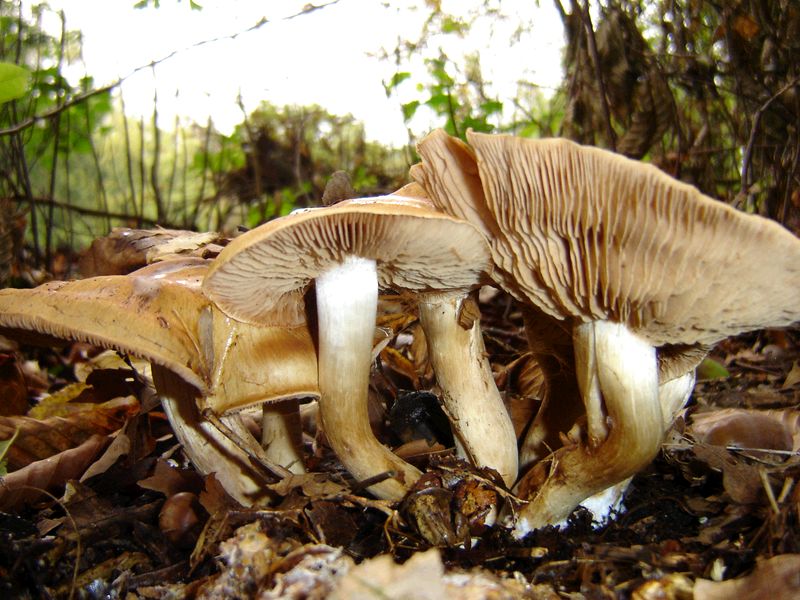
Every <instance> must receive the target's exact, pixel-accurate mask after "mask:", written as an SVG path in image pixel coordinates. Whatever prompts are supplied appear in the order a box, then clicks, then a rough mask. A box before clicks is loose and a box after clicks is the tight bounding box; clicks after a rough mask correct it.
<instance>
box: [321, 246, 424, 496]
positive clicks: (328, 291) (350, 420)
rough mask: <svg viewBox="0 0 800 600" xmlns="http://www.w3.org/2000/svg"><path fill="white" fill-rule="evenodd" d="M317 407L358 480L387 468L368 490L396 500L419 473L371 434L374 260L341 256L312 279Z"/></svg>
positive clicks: (375, 292) (375, 298)
mask: <svg viewBox="0 0 800 600" xmlns="http://www.w3.org/2000/svg"><path fill="white" fill-rule="evenodd" d="M316 296H317V317H318V323H319V389H320V399H319V412H320V419H321V421H322V427H323V429H324V431H325V435H326V437H327V438H328V442H329V443H330V445H331V448H332V449H333V451H334V452H335V453H336V455H337V456H338V457H339V460H341V461H342V464H343V465H344V466H345V468H346V469H347V470H348V471H349V472H350V473H351V474H352V475H353V477H355V478H356V479H357V480H358V481H363V480H365V479H369V478H371V477H375V476H377V475H380V474H381V473H384V472H388V473H390V476H389V478H388V479H386V480H384V481H381V482H379V483H376V484H373V485H371V486H369V487H368V488H367V489H368V490H369V492H370V493H372V494H374V495H375V496H377V497H379V498H383V499H386V500H400V499H401V498H402V497H403V496H405V494H406V491H407V490H408V486H410V485H411V484H412V483H413V482H414V481H416V480H417V479H418V478H419V477H420V475H421V474H420V472H419V471H418V470H417V469H416V468H414V467H413V466H411V465H409V464H408V463H406V462H405V461H403V460H402V459H400V458H398V457H397V456H395V455H394V454H393V453H392V452H390V451H389V450H388V449H387V448H386V447H385V446H383V445H382V444H381V443H380V442H379V441H378V440H377V439H376V438H375V435H374V434H373V433H372V429H371V427H370V423H369V415H368V409H367V400H368V391H369V372H370V366H371V361H370V356H371V352H372V336H373V331H374V329H375V320H376V316H377V306H378V275H377V268H376V264H375V261H374V260H371V259H366V258H361V257H357V256H346V257H345V259H344V260H343V261H342V263H341V264H339V265H336V266H334V267H331V268H329V269H327V270H326V271H325V272H323V273H321V274H320V275H319V276H318V277H317V279H316Z"/></svg>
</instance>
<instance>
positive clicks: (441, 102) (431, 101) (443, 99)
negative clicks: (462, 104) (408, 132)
mask: <svg viewBox="0 0 800 600" xmlns="http://www.w3.org/2000/svg"><path fill="white" fill-rule="evenodd" d="M451 101H452V97H451V96H450V94H434V95H433V96H431V97H430V98H428V100H427V101H426V102H425V104H427V105H428V106H430V107H431V108H432V109H433V110H435V111H436V113H437V114H440V115H441V114H444V113H447V112H448V111H449V110H450V102H451Z"/></svg>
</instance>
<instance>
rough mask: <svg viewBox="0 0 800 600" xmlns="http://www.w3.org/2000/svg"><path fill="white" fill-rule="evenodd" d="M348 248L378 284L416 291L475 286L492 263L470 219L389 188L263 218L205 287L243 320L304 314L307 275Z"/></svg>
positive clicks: (230, 249) (226, 254) (227, 253)
mask: <svg viewBox="0 0 800 600" xmlns="http://www.w3.org/2000/svg"><path fill="white" fill-rule="evenodd" d="M348 255H356V256H360V257H363V258H368V259H373V260H376V261H377V263H378V279H379V286H380V287H381V288H385V289H392V288H395V289H397V288H400V289H405V290H411V291H432V290H448V289H470V288H473V287H475V286H476V285H477V283H478V282H480V281H481V278H482V274H483V273H485V272H487V271H488V270H489V269H490V264H491V261H490V256H489V253H488V250H487V248H486V243H485V241H484V240H483V238H482V236H481V235H480V233H479V232H478V231H477V230H476V229H475V228H474V227H473V226H472V225H470V224H468V223H465V222H463V221H461V220H459V219H455V218H453V217H450V216H448V215H445V214H442V213H440V212H437V211H435V210H433V208H432V207H430V205H429V204H427V203H426V202H424V201H421V200H414V199H412V198H409V197H399V196H393V195H390V196H379V197H376V198H366V199H358V200H345V201H343V202H340V203H339V204H336V205H334V206H330V207H326V208H324V209H306V210H303V211H298V212H296V213H292V214H290V215H288V216H286V217H283V218H281V219H276V220H274V221H270V222H268V223H265V224H264V225H261V226H260V227H257V228H256V229H253V230H251V231H249V232H247V233H245V234H243V235H241V236H239V237H238V238H236V239H235V240H233V241H232V242H231V243H230V244H229V245H228V246H227V247H226V248H225V249H224V250H223V251H222V252H221V253H220V255H219V257H218V258H217V260H216V261H215V262H214V265H213V266H212V267H211V269H210V270H209V273H208V275H207V276H206V279H205V281H204V283H203V288H204V290H205V291H206V292H207V293H208V294H209V295H210V296H211V297H212V298H214V301H215V302H217V304H218V305H219V306H220V307H221V308H222V309H223V310H225V311H227V312H229V313H230V314H231V315H232V316H234V317H235V318H238V319H243V320H247V321H252V322H260V323H265V322H266V323H268V322H271V321H273V320H274V319H275V318H276V315H281V317H284V318H286V319H287V320H291V319H295V320H300V319H302V318H304V316H303V315H302V314H301V310H302V301H301V299H302V296H303V294H304V293H305V291H306V289H307V288H308V286H309V284H310V282H311V281H312V280H313V279H314V278H316V277H317V275H319V274H320V273H321V272H322V271H324V270H325V269H326V268H327V267H328V266H330V265H332V264H336V263H337V262H341V261H342V260H343V259H344V257H345V256H348ZM267 265H268V267H267Z"/></svg>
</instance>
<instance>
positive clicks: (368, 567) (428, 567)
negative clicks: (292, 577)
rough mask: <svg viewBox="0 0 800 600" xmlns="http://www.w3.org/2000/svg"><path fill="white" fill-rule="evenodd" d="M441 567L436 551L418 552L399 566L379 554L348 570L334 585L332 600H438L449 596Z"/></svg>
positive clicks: (439, 557) (387, 556) (440, 560)
mask: <svg viewBox="0 0 800 600" xmlns="http://www.w3.org/2000/svg"><path fill="white" fill-rule="evenodd" d="M443 576H444V565H443V564H442V558H441V556H440V555H439V551H438V550H436V549H431V550H428V551H427V552H419V553H417V554H415V555H413V556H412V557H411V558H410V559H408V561H406V563H405V564H402V565H398V564H396V563H395V562H394V560H393V559H392V557H391V556H389V555H385V554H384V555H381V556H377V557H375V558H372V559H370V560H366V561H364V562H363V563H361V564H360V565H358V566H356V567H354V568H352V569H350V572H349V573H347V574H346V575H344V576H343V577H342V578H341V580H340V581H339V582H338V584H337V585H336V588H335V589H334V591H333V593H332V594H331V596H330V597H331V599H332V600H378V599H381V600H389V599H397V600H400V599H401V598H402V599H403V600H440V599H441V598H448V597H450V596H449V595H448V593H447V588H446V586H445V583H444V579H443Z"/></svg>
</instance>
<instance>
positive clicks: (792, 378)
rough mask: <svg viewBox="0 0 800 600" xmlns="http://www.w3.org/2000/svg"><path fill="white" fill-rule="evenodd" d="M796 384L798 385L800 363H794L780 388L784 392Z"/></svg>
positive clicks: (799, 380) (799, 381)
mask: <svg viewBox="0 0 800 600" xmlns="http://www.w3.org/2000/svg"><path fill="white" fill-rule="evenodd" d="M798 383H800V362H799V361H794V364H793V365H792V370H791V371H789V373H788V374H787V375H786V379H785V380H784V381H783V385H782V386H781V388H782V389H784V390H785V389H786V388H790V387H792V386H794V385H797V384H798Z"/></svg>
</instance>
